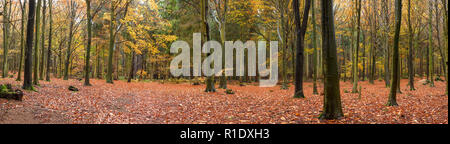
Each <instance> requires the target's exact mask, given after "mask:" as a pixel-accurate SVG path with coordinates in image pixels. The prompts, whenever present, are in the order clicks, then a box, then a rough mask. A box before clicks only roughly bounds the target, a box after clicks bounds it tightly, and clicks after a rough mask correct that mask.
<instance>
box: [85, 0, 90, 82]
mask: <svg viewBox="0 0 450 144" xmlns="http://www.w3.org/2000/svg"><path fill="white" fill-rule="evenodd" d="M86 13H87V18H88V22H87V30H88V34H87V35H88V38H87V47H86V61H85V66H84V72H85V74H84V85H85V86H91V83H90V82H89V74H90V70H89V67H90V58H91V45H92V15H91V0H86Z"/></svg>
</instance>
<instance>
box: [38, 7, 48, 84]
mask: <svg viewBox="0 0 450 144" xmlns="http://www.w3.org/2000/svg"><path fill="white" fill-rule="evenodd" d="M46 10H47V4H46V0H43V5H42V27H41V29H42V33H41V57H40V58H41V60H40V61H39V62H40V64H39V65H40V66H41V67H39V80H44V69H45V67H44V66H45V65H44V64H45V63H44V60H45V52H46V51H45V25H46V21H45V12H46Z"/></svg>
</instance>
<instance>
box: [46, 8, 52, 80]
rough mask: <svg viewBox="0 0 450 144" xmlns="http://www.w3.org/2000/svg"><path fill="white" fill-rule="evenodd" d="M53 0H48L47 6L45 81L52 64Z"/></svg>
mask: <svg viewBox="0 0 450 144" xmlns="http://www.w3.org/2000/svg"><path fill="white" fill-rule="evenodd" d="M52 5H53V0H49V4H48V8H49V21H50V22H49V25H50V27H49V30H48V31H49V33H48V49H47V71H46V77H45V80H46V81H50V69H51V67H52V66H51V65H52V60H51V57H52V32H53V26H52V24H53V17H52V16H53V14H52V8H53V6H52Z"/></svg>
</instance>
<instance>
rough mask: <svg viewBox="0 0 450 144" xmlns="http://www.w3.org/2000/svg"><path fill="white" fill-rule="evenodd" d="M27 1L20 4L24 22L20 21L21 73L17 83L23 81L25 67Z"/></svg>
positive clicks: (19, 72) (18, 75)
mask: <svg viewBox="0 0 450 144" xmlns="http://www.w3.org/2000/svg"><path fill="white" fill-rule="evenodd" d="M26 3H27V1H23V3H22V1H21V2H20V10H21V11H22V12H21V17H22V20H20V60H19V71H18V74H17V79H16V81H22V67H23V59H24V51H25V38H24V37H25V36H24V35H25V18H26V16H25V9H26V8H25V6H26Z"/></svg>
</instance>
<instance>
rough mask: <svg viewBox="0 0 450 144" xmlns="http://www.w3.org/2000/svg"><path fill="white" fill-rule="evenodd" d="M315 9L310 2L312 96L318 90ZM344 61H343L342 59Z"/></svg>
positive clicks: (313, 3) (312, 2) (313, 4)
mask: <svg viewBox="0 0 450 144" xmlns="http://www.w3.org/2000/svg"><path fill="white" fill-rule="evenodd" d="M315 11H316V8H315V1H314V0H312V1H311V12H312V20H311V21H312V25H313V29H312V43H313V44H312V45H313V60H312V63H313V64H312V65H313V69H312V70H313V94H314V95H317V94H319V92H318V90H317V71H318V67H317V31H316V29H317V24H316V12H315ZM344 61H345V59H344Z"/></svg>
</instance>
